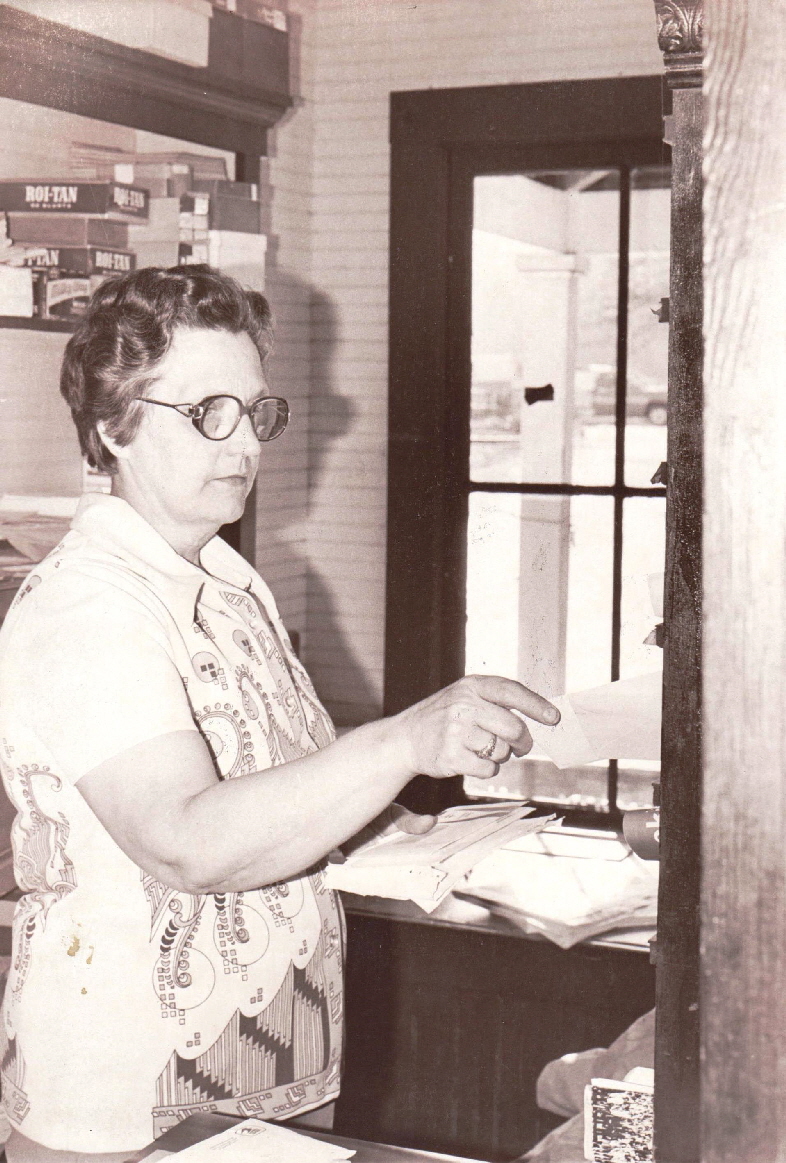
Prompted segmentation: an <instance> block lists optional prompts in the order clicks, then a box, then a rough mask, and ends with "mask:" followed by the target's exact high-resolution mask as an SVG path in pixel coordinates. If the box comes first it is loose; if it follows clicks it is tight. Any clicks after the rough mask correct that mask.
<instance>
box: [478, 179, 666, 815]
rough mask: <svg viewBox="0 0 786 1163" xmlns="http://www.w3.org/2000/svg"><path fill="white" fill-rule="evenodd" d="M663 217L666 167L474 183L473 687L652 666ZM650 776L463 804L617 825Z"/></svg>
mask: <svg viewBox="0 0 786 1163" xmlns="http://www.w3.org/2000/svg"><path fill="white" fill-rule="evenodd" d="M669 203H670V175H669V170H668V167H666V166H645V167H638V168H635V169H628V168H614V169H611V168H609V169H563V170H550V171H534V172H529V173H519V174H502V175H480V176H477V177H475V179H474V198H473V204H474V213H473V232H472V348H471V359H472V381H471V397H470V447H469V474H468V478H469V479H468V483H467V492H468V522H467V594H466V609H467V626H466V647H465V651H466V661H465V666H466V670H467V673H490V674H505V675H510V676H514V677H517V678H519V679H521V681H523V682H525V683H526V684H527V685H528V686H531V687H533V688H534V689H536V690H538V691H541V692H542V693H544V694H554V695H557V694H561V693H562V692H563V691H565V690H568V691H570V690H582V689H585V688H587V687H592V686H599V685H601V684H602V683H605V682H609V681H610V680H613V679H617V678H620V677H623V678H624V677H629V676H632V675H635V674H639V673H644V672H647V671H650V670H655V669H657V668H658V666H659V665H660V659H659V657H658V655H659V653H660V651H659V649H658V647H657V646H656V645H655V644H654V643H651V644H646V643H645V639H647V638H648V637H650V633H651V631H652V630H653V627H654V625H655V623H656V621H657V620H658V619H657V617H656V616H655V614H654V611H653V603H652V601H651V593H652V592H653V591H657V590H658V589H659V580H660V575H661V574H662V571H663V561H664V554H665V544H664V534H665V500H664V497H665V489H664V488H663V487H657V486H656V487H653V486H652V484H651V478H652V477H653V475H654V474H655V473H656V470H657V469H658V466H659V464H660V463H661V462H662V461H664V460H665V459H666V427H665V425H666V419H667V414H666V413H667V409H666V383H667V355H668V352H667V330H668V329H667V328H666V327H662V326H659V324H658V321H657V320H658V316H657V312H656V313H653V305H655V307H656V308H657V307H658V305H659V303H660V298H661V296H662V295H664V294H665V293H666V292H667V289H668V252H669ZM653 766H654V767H655V768H657V765H652V764H650V765H648V764H643V763H640V762H633V761H630V762H625V761H620V762H617V761H616V760H613V761H611V763H610V764H605V763H604V764H600V765H592V766H589V767H583V768H577V769H570V770H567V771H564V770H563V771H557V770H556V769H555V768H554V766H553V764H551V763H550V762H549V761H548V759H547V758H546V757H545V756H543V757H537V756H531V757H527V758H525V759H521V760H516V759H514V760H511V761H510V762H509V763H507V764H506V765H505V766H504V768H503V769H502V772H501V774H500V776H499V777H498V778H497V779H496V780H495V781H494V784H495V786H494V787H493V788H490V787H489V784H488V782H484V781H480V780H471V779H470V780H467V781H466V790H467V791H468V792H469V793H470V794H474V795H488V794H489V792H492V793H494V794H498V795H504V796H511V795H513V796H515V795H523V796H524V797H525V798H527V799H534V800H546V801H548V802H555V803H560V804H569V805H572V806H575V807H590V808H600V809H602V810H605V811H610V812H614V811H615V810H616V809H617V807H618V806H619V807H620V808H630V807H634V806H642V805H644V804H647V803H649V802H651V787H650V782H651V779H652V778H653V776H652V770H653Z"/></svg>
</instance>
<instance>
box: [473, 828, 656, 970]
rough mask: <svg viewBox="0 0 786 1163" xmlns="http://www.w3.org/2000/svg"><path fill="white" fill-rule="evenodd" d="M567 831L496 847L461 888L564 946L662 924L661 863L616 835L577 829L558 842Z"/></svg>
mask: <svg viewBox="0 0 786 1163" xmlns="http://www.w3.org/2000/svg"><path fill="white" fill-rule="evenodd" d="M559 836H560V833H559V832H557V833H555V834H554V835H551V834H550V832H547V831H544V832H542V833H540V834H539V835H537V836H529V837H527V838H526V839H524V840H520V841H517V842H515V843H514V844H508V845H506V846H505V847H504V848H501V849H499V850H498V851H496V852H494V853H492V854H491V855H490V856H487V857H486V859H485V860H482V861H481V862H480V863H479V864H477V865H476V866H475V868H474V869H473V870H472V872H471V873H470V875H469V876H468V878H467V880H466V881H465V882H464V883H463V884H462V885H461V887H460V889H459V890H457V891H458V895H459V896H461V897H466V898H469V899H472V900H474V901H479V902H482V903H483V904H485V905H486V906H487V907H489V908H491V910H492V912H495V913H499V914H501V915H503V916H505V917H506V918H507V919H508V920H509V921H512V922H513V923H514V924H515V925H517V926H518V927H519V928H521V929H523V930H524V932H527V933H541V934H542V935H543V936H544V937H548V938H549V940H551V941H554V942H555V943H556V944H557V945H560V946H561V947H562V948H563V949H569V948H570V947H571V946H572V945H575V944H577V943H578V942H579V941H584V940H586V939H587V938H588V937H593V936H596V935H597V934H599V933H605V932H608V931H609V930H610V929H617V928H627V927H633V928H639V927H641V926H643V925H647V924H654V922H655V918H656V910H657V894H658V868H657V865H655V866H654V868H653V867H651V866H650V865H649V864H647V863H645V862H643V861H641V860H639V858H638V857H637V856H635V855H634V854H633V853H632V852H631V851H630V849H629V848H628V846H627V845H626V844H625V842H624V841H623V840H620V839H619V838H617V837H616V836H615V837H612V838H609V839H606V840H598V839H595V838H593V837H592V836H590V835H586V836H584V837H581V836H573V837H571V839H572V841H573V843H572V845H571V847H570V848H568V847H567V846H565V845H564V844H559V845H554V844H553V843H552V841H553V840H554V839H555V838H556V837H559ZM566 838H567V837H566Z"/></svg>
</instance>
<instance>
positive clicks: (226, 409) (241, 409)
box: [137, 396, 289, 444]
mask: <svg viewBox="0 0 786 1163" xmlns="http://www.w3.org/2000/svg"><path fill="white" fill-rule="evenodd" d="M137 399H138V400H139V401H140V402H141V403H143V404H158V405H160V407H162V408H174V410H175V411H176V412H179V413H180V415H181V416H187V417H188V419H189V420H190V421H191V423H192V424H193V425H194V427H195V428H196V430H197V432H199V433H200V435H202V436H204V437H205V439H206V440H227V439H228V438H229V437H230V436H231V435H232V433H233V432H234V431H235V429H236V428H237V426H238V424H239V423H240V421H241V420H242V419H243V417H244V416H248V418H249V419H250V421H251V427H252V428H253V429H254V434H255V436H256V438H257V440H259V441H260V442H261V443H263V444H266V443H267V441H269V440H275V439H276V437H277V436H280V435H281V433H282V432H283V431H284V429H285V428H286V426H287V424H288V423H289V404H288V403H287V402H286V400H285V399H284V398H283V397H282V396H262V397H261V398H260V399H259V400H255V401H254V403H253V404H249V405H248V406H246V405H245V404H244V403H243V401H242V400H238V398H237V396H205V398H204V400H200V401H199V403H198V404H167V403H165V401H164V400H151V399H150V398H149V397H148V396H137Z"/></svg>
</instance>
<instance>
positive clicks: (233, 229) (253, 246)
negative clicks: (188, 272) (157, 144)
mask: <svg viewBox="0 0 786 1163" xmlns="http://www.w3.org/2000/svg"><path fill="white" fill-rule="evenodd" d="M115 176H116V177H118V178H119V177H124V178H126V179H129V180H133V182H134V183H135V184H137V185H145V186H147V187H148V188H149V190H150V193H151V199H150V216H149V220H148V223H147V224H146V225H144V226H141V225H140V226H132V227H131V228H130V231H129V235H130V241H131V245H132V246H133V248H134V250H135V252H136V255H137V260H138V263H139V265H140V266H148V265H156V266H174V265H175V264H178V265H181V266H190V265H193V264H195V263H209V264H210V265H211V266H216V267H219V268H220V269H221V270H224V271H226V272H227V273H228V274H233V275H235V276H236V277H238V278H239V279H241V281H242V282H244V283H245V284H246V285H248V286H252V287H254V288H256V289H259V290H261V289H262V286H263V281H264V268H265V250H266V245H267V238H266V236H265V235H264V234H263V233H262V217H261V207H260V202H259V189H258V186H257V185H256V183H253V182H231V181H229V180H228V179H227V172H226V165H225V163H224V159H223V158H221V157H217V156H205V155H202V154H190V153H185V152H179V153H178V152H173V153H151V154H136V155H135V156H134V157H133V158H131V157H129V159H128V161H127V163H124V164H123V165H122V166H118V167H117V169H116V171H115Z"/></svg>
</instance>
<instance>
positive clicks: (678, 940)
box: [655, 0, 749, 1163]
mask: <svg viewBox="0 0 786 1163" xmlns="http://www.w3.org/2000/svg"><path fill="white" fill-rule="evenodd" d="M655 9H656V14H657V18H658V40H659V44H660V47H661V50H662V51H663V54H664V60H665V65H666V81H667V84H668V87H669V88H670V89H671V93H672V109H673V115H672V120H671V125H670V132H669V133H668V135H667V136H668V139H669V141H670V143H671V146H672V211H671V280H670V281H671V287H670V331H669V442H668V463H669V476H668V500H667V508H666V586H665V601H664V614H665V627H666V634H665V653H664V689H663V748H662V771H661V836H660V850H661V881H660V894H659V902H658V941H657V1021H656V1039H655V1156H656V1159H657V1160H658V1161H659V1163H696V1161H697V1160H698V1159H699V1157H700V1144H699V1013H698V998H699V882H700V848H699V824H700V805H701V697H700V694H701V575H702V570H701V497H702V435H701V434H702V334H701V329H702V253H701V239H702V233H701V199H702V185H701V136H702V97H701V65H702V44H701V29H702V0H655ZM740 1163H742V1161H740ZM745 1163H749V1161H748V1160H746V1161H745Z"/></svg>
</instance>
